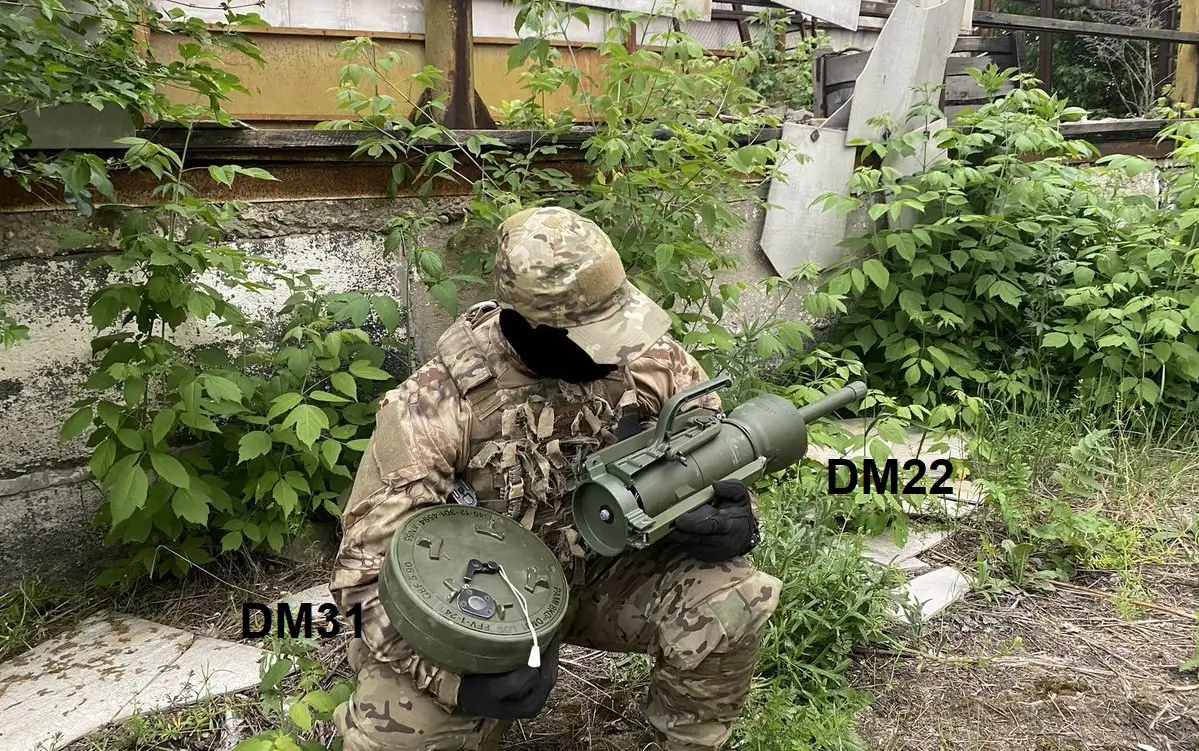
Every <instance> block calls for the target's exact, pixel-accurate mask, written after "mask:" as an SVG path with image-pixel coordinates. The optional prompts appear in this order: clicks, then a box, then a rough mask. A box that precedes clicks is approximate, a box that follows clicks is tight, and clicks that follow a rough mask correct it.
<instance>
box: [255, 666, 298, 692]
mask: <svg viewBox="0 0 1199 751" xmlns="http://www.w3.org/2000/svg"><path fill="white" fill-rule="evenodd" d="M295 667H296V665H295V663H294V662H292V661H291V660H290V659H289V658H286V657H284V658H281V659H278V660H276V661H275V662H274V663H273V664H272V665H271V666H270V667H269V668H267V671H266V674H265V675H263V676H262V684H261V685H260V688H261V689H262V691H263V692H264V693H265V692H269V691H273V690H274V688H275V686H277V685H279V681H281V680H283V678H284V676H286V675H287V674H288V673H290V672H291V671H292V670H294V669H295Z"/></svg>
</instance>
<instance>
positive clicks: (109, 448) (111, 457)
mask: <svg viewBox="0 0 1199 751" xmlns="http://www.w3.org/2000/svg"><path fill="white" fill-rule="evenodd" d="M116 458H117V444H116V442H115V441H113V440H112V439H111V438H106V439H105V440H103V441H101V442H100V445H99V446H97V447H96V450H95V453H93V454H92V459H91V461H90V462H88V467H89V469H90V470H91V473H92V476H93V477H95V478H96V479H104V475H105V474H107V473H108V470H109V469H111V468H112V463H113V461H115V460H116Z"/></svg>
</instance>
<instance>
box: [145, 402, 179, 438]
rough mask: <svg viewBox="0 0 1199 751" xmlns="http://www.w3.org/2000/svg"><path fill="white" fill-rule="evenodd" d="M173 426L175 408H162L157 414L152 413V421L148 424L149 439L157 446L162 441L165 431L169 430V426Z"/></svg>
mask: <svg viewBox="0 0 1199 751" xmlns="http://www.w3.org/2000/svg"><path fill="white" fill-rule="evenodd" d="M173 427H175V410H173V409H164V410H162V411H161V412H159V413H158V414H157V415H154V422H153V423H152V424H151V425H150V440H152V441H153V442H154V445H156V446H157V445H158V444H160V443H162V440H163V439H164V438H166V437H167V433H169V432H171V428H173Z"/></svg>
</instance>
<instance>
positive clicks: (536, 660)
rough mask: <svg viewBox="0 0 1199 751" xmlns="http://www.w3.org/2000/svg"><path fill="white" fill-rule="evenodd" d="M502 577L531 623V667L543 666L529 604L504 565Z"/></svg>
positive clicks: (527, 620) (501, 569) (526, 618)
mask: <svg viewBox="0 0 1199 751" xmlns="http://www.w3.org/2000/svg"><path fill="white" fill-rule="evenodd" d="M499 569H500V577H501V578H502V579H503V580H504V583H505V584H507V585H508V589H510V590H512V594H514V595H516V602H517V604H519V605H520V612H521V613H522V614H524V617H525V623H527V624H529V633H530V634H532V635H533V646H532V648H530V649H529V667H531V668H539V667H541V647H540V646H539V645H538V644H537V631H536V629H534V628H533V619H532V618H530V617H529V605H528V603H526V602H525V598H524V597H523V596H521V594H520V592H518V591H517V590H516V586H515V585H514V584H513V583H512V580H511V579H509V578H508V572H507V571H505V570H504V567H503V566H500V567H499Z"/></svg>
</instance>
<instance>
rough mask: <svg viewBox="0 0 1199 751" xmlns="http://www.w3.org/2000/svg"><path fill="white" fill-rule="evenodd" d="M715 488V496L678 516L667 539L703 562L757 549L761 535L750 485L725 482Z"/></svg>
mask: <svg viewBox="0 0 1199 751" xmlns="http://www.w3.org/2000/svg"><path fill="white" fill-rule="evenodd" d="M712 490H714V491H715V492H716V497H715V498H713V499H712V500H711V501H709V502H707V503H705V504H704V505H702V506H700V507H699V508H697V509H693V510H691V511H688V512H687V513H685V514H683V515H682V516H680V517H679V518H678V519H676V520H675V522H674V529H672V530H671V531H670V534H668V535H667V536H666V540H667V541H668V542H671V543H674V544H675V545H678V546H680V547H681V548H683V549H684V550H686V551H687V553H688V554H690V555H692V556H695V557H696V558H698V559H700V560H701V561H705V562H707V563H720V562H721V561H727V560H729V559H730V558H736V557H737V556H739V555H745V554H746V553H748V552H750V551H751V550H753V549H754V548H756V547H757V546H758V542H759V541H760V540H761V535H760V532H759V530H758V520H757V519H756V518H754V511H753V507H752V506H751V505H750V502H749V489H748V488H746V487H745V486H744V485H742V484H741V483H739V482H736V481H722V482H717V483H713V484H712Z"/></svg>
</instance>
